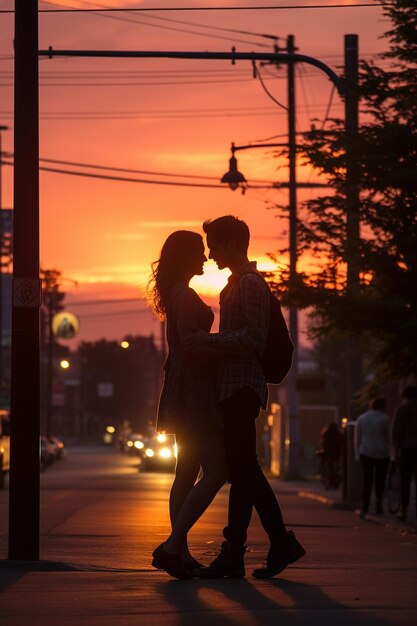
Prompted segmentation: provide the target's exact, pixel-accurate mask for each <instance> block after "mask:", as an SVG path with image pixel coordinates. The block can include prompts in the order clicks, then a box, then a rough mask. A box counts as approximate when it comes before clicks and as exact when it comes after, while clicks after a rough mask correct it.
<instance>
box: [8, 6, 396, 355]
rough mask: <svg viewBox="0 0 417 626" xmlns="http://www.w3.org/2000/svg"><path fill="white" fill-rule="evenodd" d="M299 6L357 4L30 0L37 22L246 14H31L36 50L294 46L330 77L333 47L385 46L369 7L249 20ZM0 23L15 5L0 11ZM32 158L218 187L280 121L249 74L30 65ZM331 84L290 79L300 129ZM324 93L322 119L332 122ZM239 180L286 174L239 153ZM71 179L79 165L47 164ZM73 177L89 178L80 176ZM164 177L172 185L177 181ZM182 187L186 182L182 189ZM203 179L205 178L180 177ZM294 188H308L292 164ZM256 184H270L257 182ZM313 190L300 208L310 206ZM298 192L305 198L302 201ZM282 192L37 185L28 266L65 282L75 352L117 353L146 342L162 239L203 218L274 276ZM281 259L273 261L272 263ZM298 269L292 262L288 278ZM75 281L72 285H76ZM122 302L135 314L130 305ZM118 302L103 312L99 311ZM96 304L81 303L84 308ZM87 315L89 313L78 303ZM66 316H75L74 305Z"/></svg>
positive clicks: (194, 64)
mask: <svg viewBox="0 0 417 626" xmlns="http://www.w3.org/2000/svg"><path fill="white" fill-rule="evenodd" d="M290 4H296V5H297V6H304V7H308V6H309V5H312V4H322V5H326V7H329V5H331V4H360V2H358V1H352V0H349V2H344V3H343V2H341V1H340V0H321V2H320V3H316V2H314V1H313V0H297V2H296V3H295V2H294V3H291V2H277V0H275V1H268V0H262V1H261V2H255V1H253V0H248V1H246V0H237V1H233V0H225V1H221V0H216V1H213V0H211V1H210V2H209V1H208V0H202V1H190V0H181V2H172V1H171V0H163V1H160V2H159V1H155V0H143V1H141V0H134V1H133V0H132V1H129V0H120V1H119V0H103V1H102V2H83V1H72V0H65V1H62V2H61V1H59V0H56V1H55V2H40V3H39V8H40V9H41V10H42V9H44V10H47V9H54V8H57V7H61V8H70V7H73V8H82V9H90V10H94V9H98V8H100V7H126V8H127V7H130V8H132V7H137V8H142V9H143V8H174V7H182V8H193V9H195V8H202V7H210V8H214V7H215V8H218V9H221V8H222V7H223V8H225V7H238V8H240V9H244V8H245V7H257V10H247V11H245V10H239V11H237V10H233V11H231V10H218V11H217V10H216V11H214V10H211V11H201V10H200V11H162V10H161V11H158V12H143V13H140V12H135V13H131V12H124V13H119V12H118V13H94V12H84V13H69V12H66V13H63V12H60V13H40V17H39V22H40V48H41V49H42V48H47V47H48V46H53V47H54V48H56V49H106V50H111V49H113V50H189V51H228V50H230V48H231V47H232V46H233V45H234V46H236V49H237V51H241V52H243V51H253V50H259V51H270V50H272V45H273V41H272V40H271V39H268V38H265V37H261V36H256V35H255V34H244V33H243V32H232V30H233V29H234V30H235V31H246V32H250V33H262V34H266V35H273V36H277V37H280V38H282V39H280V40H279V43H280V45H282V46H283V45H284V44H285V37H286V36H287V35H288V34H293V35H295V38H296V45H297V46H298V48H299V52H300V53H303V54H307V55H309V56H313V57H317V58H319V59H321V60H323V61H324V62H326V63H327V64H328V65H330V66H331V67H332V68H333V69H335V70H336V71H338V72H339V73H340V72H341V65H342V63H343V36H344V34H346V33H356V34H358V35H359V44H360V54H361V57H363V58H367V59H370V58H372V57H373V56H374V55H375V54H376V53H377V52H380V51H382V50H383V49H385V48H386V41H384V40H381V39H380V36H381V34H382V33H383V32H384V31H385V30H387V22H386V21H385V20H384V18H383V17H382V10H381V7H379V6H374V7H356V8H333V9H332V8H325V9H292V10H291V9H285V10H276V9H272V8H271V10H261V7H285V6H286V5H290ZM0 9H3V10H5V9H13V2H11V1H8V0H1V1H0ZM0 18H1V20H0V65H1V77H0V116H1V117H0V125H8V126H9V127H10V128H12V126H13V116H12V113H13V87H12V86H13V56H12V55H13V15H12V14H7V13H4V14H1V15H0ZM260 69H261V72H262V77H263V78H264V81H265V84H266V85H267V87H268V89H269V90H270V91H271V93H273V95H274V97H275V98H277V99H278V100H280V101H282V102H283V103H284V104H285V101H286V80H285V78H286V68H285V67H281V68H276V67H273V66H266V67H261V68H260ZM40 85H41V87H40V117H41V122H40V156H41V158H42V159H55V160H59V161H67V162H76V163H84V164H90V165H96V166H97V165H100V166H106V167H114V168H126V169H131V170H141V171H144V172H145V171H146V172H153V173H154V174H145V173H143V174H140V173H123V172H119V173H117V172H112V171H102V172H101V173H104V174H109V175H115V174H116V175H119V176H120V175H121V176H126V177H131V178H139V179H147V180H156V181H176V182H189V183H190V182H194V183H201V184H202V183H208V184H213V185H216V184H217V182H218V181H219V179H220V177H221V176H222V175H223V174H224V172H225V171H226V170H227V169H228V159H229V156H230V155H229V146H230V142H231V141H235V142H236V143H237V144H247V143H250V142H256V141H262V140H271V141H277V139H275V137H276V136H280V139H278V141H285V133H286V113H285V111H284V110H283V109H281V108H279V107H278V105H276V104H275V103H274V102H273V101H271V100H270V99H269V98H268V96H267V95H266V94H265V92H264V91H263V89H262V87H261V85H260V83H259V81H258V80H254V79H253V78H252V67H251V64H250V62H238V63H237V64H236V65H234V66H232V65H231V63H230V62H223V61H201V60H200V61H185V60H178V61H177V60H164V59H161V60H154V59H125V60H124V59H77V58H65V59H52V60H49V59H42V60H41V61H40ZM331 89H332V85H331V83H330V82H329V80H328V79H327V78H326V77H325V76H324V75H322V74H321V73H320V72H319V71H318V70H316V69H314V68H312V67H311V66H306V65H305V66H303V65H299V66H298V67H297V85H296V92H297V96H296V97H297V128H298V130H299V131H304V130H307V129H308V128H309V125H310V123H311V120H312V119H313V118H318V119H319V120H320V119H323V117H324V116H325V112H326V109H327V106H328V103H329V97H330V93H331ZM342 114H343V106H342V103H341V101H340V99H339V97H338V96H337V94H335V95H334V98H333V101H332V106H331V110H330V115H331V116H342ZM3 150H4V151H5V152H9V153H12V152H13V133H12V132H11V131H6V132H4V133H3ZM237 157H238V161H239V169H240V170H241V171H242V172H243V173H244V174H245V176H246V178H247V179H248V181H249V182H251V181H271V182H272V181H286V180H287V176H288V174H287V169H286V163H285V160H278V159H276V158H273V151H272V150H271V149H270V150H260V149H258V150H246V151H244V152H239V153H237ZM41 165H44V166H45V165H49V166H50V167H55V168H59V169H66V170H77V171H81V168H80V167H75V166H70V165H58V164H55V165H53V164H47V163H46V162H45V161H43V162H42V163H41ZM83 171H85V172H96V173H97V170H94V169H86V168H83ZM174 175H177V177H175V176H174ZM179 175H181V176H184V178H181V177H179ZM192 176H193V177H204V176H206V177H213V180H210V179H207V180H205V179H201V178H191V177H192ZM298 179H299V180H300V181H316V180H317V177H316V175H315V174H314V173H312V172H309V171H307V170H306V169H305V168H303V167H302V166H301V164H300V166H299V170H298ZM253 184H254V185H255V184H257V185H258V186H262V185H265V186H268V185H269V184H270V183H269V182H264V183H255V182H253ZM12 192H13V190H12V170H11V167H8V166H4V167H3V207H5V208H7V207H11V206H12ZM312 193H317V191H316V190H310V191H308V192H304V194H302V193H301V192H299V199H300V200H302V199H303V198H306V197H309V196H310V195H311V194H312ZM306 194H308V195H306ZM286 201H287V191H286V190H285V189H284V190H276V189H275V190H273V189H267V188H266V189H249V190H248V191H247V192H246V194H244V195H242V194H241V192H240V191H236V192H232V191H230V190H229V189H228V188H227V187H220V186H219V187H218V188H192V187H182V186H164V185H156V184H144V183H134V182H118V181H111V180H100V179H94V178H82V177H77V176H70V175H63V174H58V173H51V172H41V174H40V207H41V259H42V266H43V267H44V268H56V269H59V270H60V271H61V272H62V274H63V277H64V279H65V280H64V282H63V289H64V290H65V291H66V292H67V294H68V295H67V303H68V309H69V310H72V311H73V312H75V313H77V314H79V316H80V320H81V332H80V334H79V336H78V337H77V338H76V339H74V340H72V342H71V343H70V345H71V346H72V347H75V345H76V344H77V342H78V341H79V340H80V339H87V340H92V339H98V338H100V337H103V336H105V337H108V338H111V339H121V338H122V337H123V336H124V335H126V334H128V333H139V334H148V333H150V332H154V333H155V334H158V333H159V325H158V323H157V322H156V320H155V319H154V318H153V316H152V314H151V313H150V312H149V310H147V309H146V305H145V304H144V303H143V302H141V301H140V300H139V298H140V297H143V289H144V286H145V285H146V282H147V278H148V275H149V270H150V263H151V262H152V261H153V260H155V259H157V258H158V254H159V250H160V248H161V245H162V243H163V241H164V239H165V238H166V236H167V235H168V234H169V233H170V232H172V231H173V230H176V229H178V228H187V229H191V230H197V231H200V232H201V223H202V221H203V220H204V219H207V218H215V217H217V216H220V215H222V214H225V213H233V214H235V215H238V216H239V217H240V218H242V219H244V220H245V221H246V222H247V223H248V225H249V227H250V229H251V232H252V240H251V248H250V252H251V254H250V256H251V258H253V259H256V260H258V261H259V262H260V267H261V269H266V268H270V267H271V262H270V261H268V258H267V253H268V252H274V251H276V250H277V249H278V248H279V247H281V246H282V245H284V243H285V241H286V237H287V234H286V223H285V222H283V221H282V220H279V219H277V218H276V214H277V212H276V211H274V210H273V209H268V206H269V207H270V206H271V205H273V204H274V203H281V204H285V203H286ZM283 260H285V259H283ZM308 262H309V260H308V258H307V259H304V260H303V259H301V261H300V263H301V264H303V263H304V264H308ZM226 279H227V273H226V272H219V271H218V270H217V269H216V267H215V266H214V265H212V264H211V263H208V264H206V275H205V276H204V277H202V278H199V279H198V280H195V281H194V286H195V288H196V289H197V290H198V291H199V292H200V293H201V294H202V295H203V297H204V298H205V299H206V300H207V301H208V302H209V303H211V304H214V305H215V304H216V302H217V293H218V291H219V290H220V288H221V287H222V286H223V285H224V283H225V281H226ZM74 281H76V282H77V286H76V285H75V284H74ZM134 298H136V299H137V301H135V300H133V299H134ZM112 299H115V300H125V299H132V301H131V302H115V303H114V304H112V305H109V304H106V303H105V302H106V301H108V300H112ZM95 300H98V301H104V303H103V302H99V303H96V304H94V303H93V304H91V301H95ZM84 301H86V302H90V304H88V305H84V306H83V305H82V304H79V303H80V302H84ZM71 302H73V303H74V304H73V305H71Z"/></svg>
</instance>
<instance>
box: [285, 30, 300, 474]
mask: <svg viewBox="0 0 417 626" xmlns="http://www.w3.org/2000/svg"><path fill="white" fill-rule="evenodd" d="M287 50H288V54H289V55H293V54H294V53H295V45H294V36H293V35H289V36H288V39H287ZM287 68H288V81H287V89H288V99H287V102H288V167H289V204H288V210H289V222H290V224H289V226H290V289H291V287H292V285H293V284H294V282H295V280H296V277H297V254H298V251H297V161H296V158H297V154H296V150H297V146H296V134H295V133H296V131H295V63H294V62H293V61H290V62H289V63H288V65H287ZM289 332H290V337H291V340H292V342H293V344H294V355H293V362H292V367H291V369H290V372H289V374H288V379H287V389H288V421H287V429H286V430H287V432H286V433H285V478H287V479H289V480H291V479H296V478H298V477H299V475H300V424H299V419H298V392H297V375H298V311H297V309H296V307H294V306H291V307H290V309H289Z"/></svg>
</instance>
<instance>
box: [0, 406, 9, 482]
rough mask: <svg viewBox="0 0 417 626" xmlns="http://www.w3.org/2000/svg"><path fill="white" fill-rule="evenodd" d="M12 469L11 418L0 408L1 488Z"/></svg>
mask: <svg viewBox="0 0 417 626" xmlns="http://www.w3.org/2000/svg"><path fill="white" fill-rule="evenodd" d="M9 470H10V419H9V412H8V411H6V410H4V409H0V489H1V488H2V487H4V479H5V476H6V474H7V472H8V471H9Z"/></svg>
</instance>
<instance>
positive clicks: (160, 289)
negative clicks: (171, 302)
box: [147, 230, 203, 318]
mask: <svg viewBox="0 0 417 626" xmlns="http://www.w3.org/2000/svg"><path fill="white" fill-rule="evenodd" d="M202 241H203V238H202V237H201V235H199V234H198V233H193V232H191V231H189V230H176V231H175V232H173V233H171V235H169V237H168V239H167V240H166V241H165V243H164V245H163V246H162V250H161V255H160V257H159V259H158V260H157V261H154V262H153V263H152V273H151V278H150V280H149V283H148V289H147V295H148V301H149V303H150V305H151V306H152V308H153V310H154V311H155V313H157V315H158V316H159V317H161V318H164V317H165V315H166V305H167V300H168V296H169V292H170V289H171V288H172V287H173V286H174V285H175V283H177V282H178V281H180V280H183V279H184V278H185V277H186V276H187V274H188V266H189V263H190V260H191V258H192V256H193V255H194V254H195V250H196V246H197V245H198V244H201V243H202Z"/></svg>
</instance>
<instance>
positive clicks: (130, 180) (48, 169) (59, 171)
mask: <svg viewBox="0 0 417 626" xmlns="http://www.w3.org/2000/svg"><path fill="white" fill-rule="evenodd" d="M1 163H2V165H9V166H13V163H11V162H10V161H1ZM39 170H40V171H42V172H50V173H54V174H64V175H67V176H80V177H82V178H94V179H101V180H111V181H118V182H124V183H140V184H145V185H146V184H147V185H164V186H171V187H197V188H200V189H201V188H203V189H225V185H224V184H223V183H219V184H218V185H210V184H208V183H207V184H204V183H180V182H176V181H168V180H146V179H141V178H128V177H126V176H110V175H106V174H95V173H93V172H77V171H75V170H63V169H59V168H54V167H45V166H43V165H41V166H39ZM251 186H252V188H256V189H264V188H266V189H269V188H270V187H272V183H271V184H270V185H268V186H267V187H263V186H259V185H251Z"/></svg>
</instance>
